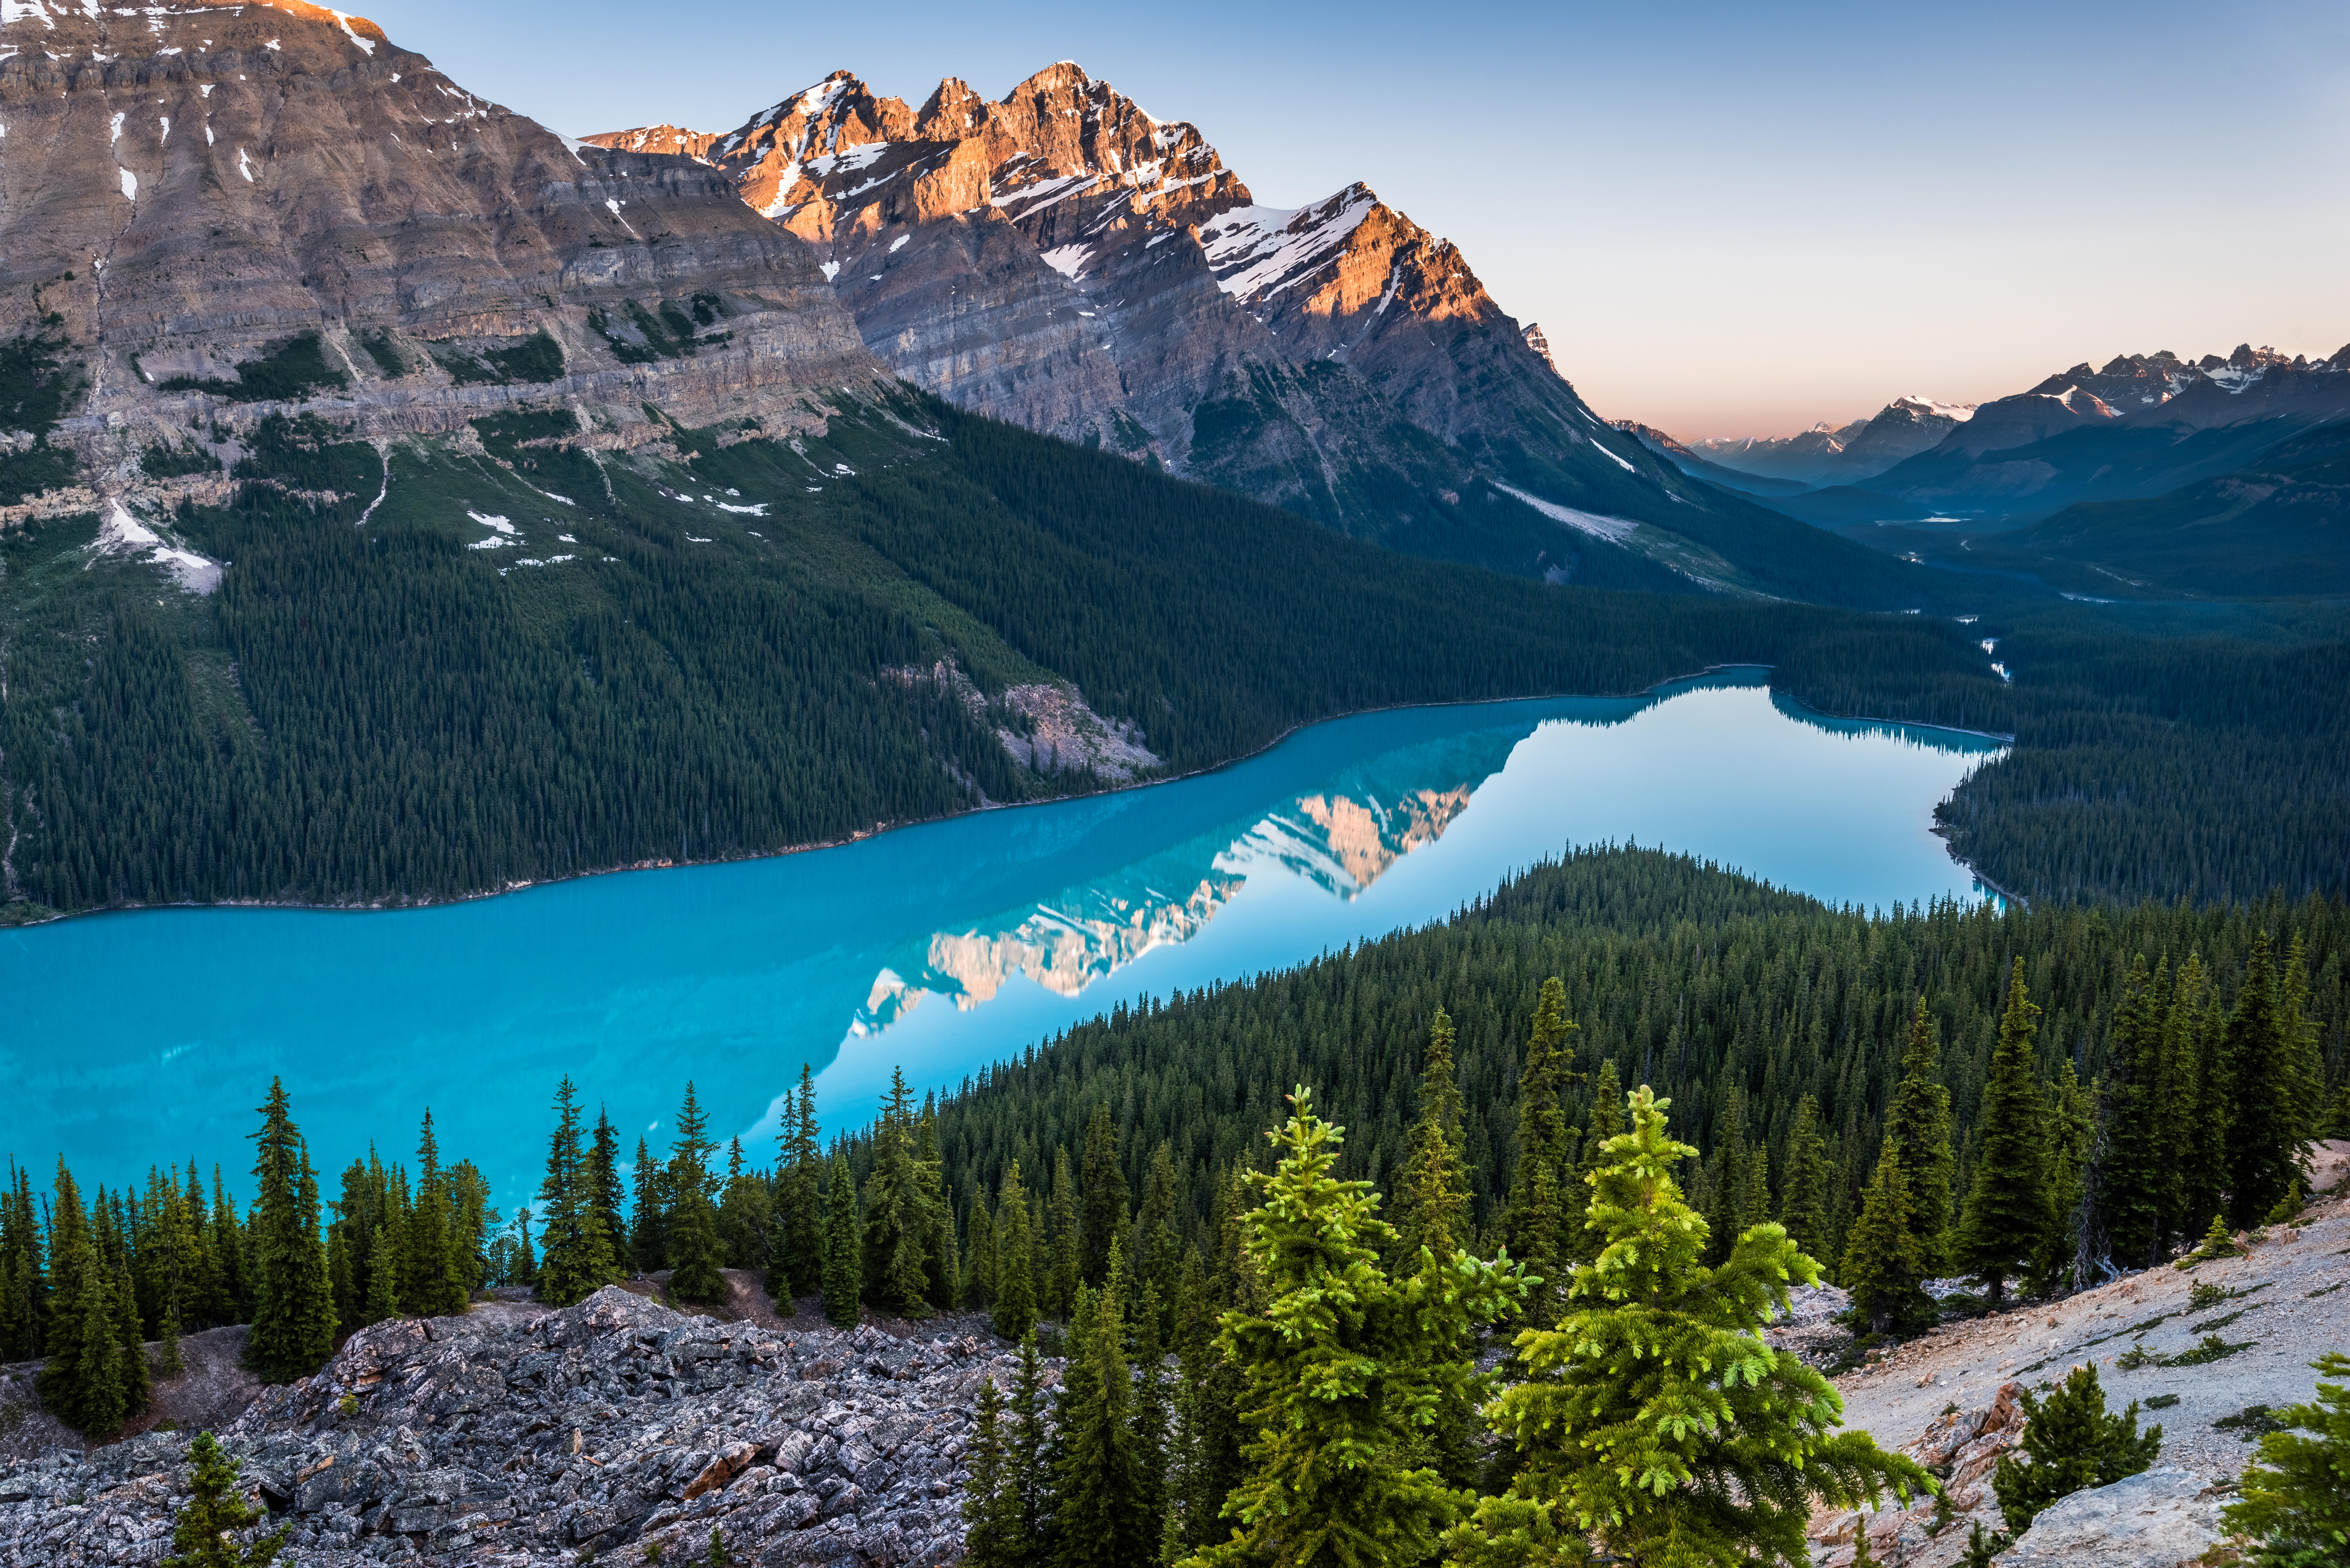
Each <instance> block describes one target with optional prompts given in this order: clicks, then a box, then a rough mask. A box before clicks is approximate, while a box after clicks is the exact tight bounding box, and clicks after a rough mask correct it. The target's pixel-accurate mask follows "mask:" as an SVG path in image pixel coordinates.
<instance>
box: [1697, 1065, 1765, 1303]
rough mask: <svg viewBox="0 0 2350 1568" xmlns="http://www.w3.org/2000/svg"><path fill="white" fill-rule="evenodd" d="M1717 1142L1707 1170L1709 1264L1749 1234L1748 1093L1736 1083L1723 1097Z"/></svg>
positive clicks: (1723, 1259) (1718, 1260) (1719, 1260)
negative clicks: (1708, 1181) (1709, 1200)
mask: <svg viewBox="0 0 2350 1568" xmlns="http://www.w3.org/2000/svg"><path fill="white" fill-rule="evenodd" d="M1714 1144H1715V1147H1714V1151H1713V1168H1712V1169H1711V1171H1709V1172H1707V1174H1708V1175H1709V1176H1710V1177H1711V1179H1712V1183H1711V1185H1712V1201H1711V1202H1710V1203H1708V1204H1707V1205H1706V1210H1705V1223H1706V1230H1707V1231H1708V1233H1709V1234H1710V1235H1711V1238H1712V1240H1711V1242H1710V1243H1709V1244H1708V1247H1707V1251H1706V1256H1705V1262H1706V1263H1707V1264H1708V1265H1709V1266H1714V1265H1719V1264H1721V1263H1724V1262H1728V1261H1729V1259H1730V1250H1731V1247H1733V1246H1735V1245H1736V1244H1737V1241H1738V1238H1739V1237H1741V1236H1742V1235H1744V1234H1745V1233H1746V1157H1747V1147H1746V1094H1745V1091H1744V1090H1742V1089H1740V1088H1738V1087H1737V1086H1736V1085H1732V1086H1731V1090H1730V1093H1729V1094H1728V1095H1726V1096H1723V1103H1722V1108H1721V1122H1720V1123H1719V1125H1718V1126H1717V1127H1716V1128H1715V1132H1714ZM1761 1218H1762V1216H1761V1215H1759V1214H1758V1215H1756V1216H1755V1219H1757V1220H1760V1219H1761Z"/></svg>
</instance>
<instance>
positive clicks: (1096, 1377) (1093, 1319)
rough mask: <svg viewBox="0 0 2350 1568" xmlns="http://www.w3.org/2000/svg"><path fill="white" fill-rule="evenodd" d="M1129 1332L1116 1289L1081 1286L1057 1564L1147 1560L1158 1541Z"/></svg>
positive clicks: (1059, 1437)
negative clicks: (1138, 1437) (1145, 1501)
mask: <svg viewBox="0 0 2350 1568" xmlns="http://www.w3.org/2000/svg"><path fill="white" fill-rule="evenodd" d="M1112 1248H1113V1251H1117V1249H1118V1243H1116V1242H1113V1243H1112ZM1125 1337H1126V1335H1125V1322H1124V1319H1123V1317H1122V1316H1121V1314H1119V1311H1118V1295H1117V1293H1116V1292H1114V1291H1112V1290H1110V1289H1108V1288H1107V1287H1106V1288H1104V1289H1102V1290H1100V1291H1096V1290H1095V1289H1094V1288H1093V1287H1092V1286H1090V1285H1079V1286H1078V1287H1077V1300H1076V1306H1075V1307H1074V1308H1073V1309H1072V1311H1071V1313H1070V1316H1069V1335H1068V1345H1069V1349H1068V1360H1067V1363H1066V1366H1065V1367H1064V1369H1063V1371H1062V1374H1061V1390H1060V1394H1059V1396H1058V1397H1057V1398H1055V1401H1054V1406H1053V1426H1054V1435H1055V1439H1056V1446H1057V1448H1058V1449H1059V1461H1060V1462H1059V1463H1058V1464H1057V1465H1056V1466H1055V1475H1054V1482H1055V1495H1054V1506H1053V1539H1054V1542H1055V1546H1056V1548H1057V1550H1056V1551H1055V1553H1054V1562H1055V1563H1057V1564H1058V1565H1059V1568H1125V1565H1127V1564H1129V1563H1144V1562H1148V1561H1149V1559H1150V1556H1151V1554H1152V1552H1154V1551H1155V1549H1156V1548H1157V1547H1158V1545H1159V1541H1158V1538H1157V1536H1156V1535H1155V1534H1154V1533H1152V1532H1149V1529H1148V1523H1149V1521H1148V1518H1147V1516H1146V1514H1145V1512H1144V1510H1143V1508H1142V1506H1141V1503H1142V1498H1141V1486H1142V1481H1143V1476H1142V1469H1141V1462H1140V1455H1139V1451H1138V1450H1137V1448H1136V1445H1135V1440H1134V1428H1133V1399H1134V1386H1133V1382H1132V1379H1131V1377H1130V1376H1128V1369H1127V1361H1126V1347H1125V1344H1124V1340H1125Z"/></svg>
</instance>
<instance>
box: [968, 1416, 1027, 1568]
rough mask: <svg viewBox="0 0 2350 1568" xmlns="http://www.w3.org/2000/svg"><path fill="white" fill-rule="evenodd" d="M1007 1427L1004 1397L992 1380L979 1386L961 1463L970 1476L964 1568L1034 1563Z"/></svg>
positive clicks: (1024, 1567)
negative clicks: (1006, 1435) (967, 1443)
mask: <svg viewBox="0 0 2350 1568" xmlns="http://www.w3.org/2000/svg"><path fill="white" fill-rule="evenodd" d="M1004 1425H1005V1417H1004V1412H1003V1395H1002V1394H1000V1393H998V1392H997V1391H996V1387H995V1379H993V1377H991V1378H989V1379H988V1380H987V1381H986V1382H984V1383H983V1384H981V1385H980V1388H979V1401H978V1404H977V1406H976V1407H974V1408H973V1410H972V1430H971V1448H970V1450H969V1452H968V1454H967V1456H966V1457H965V1459H964V1460H963V1464H964V1468H965V1469H968V1470H969V1472H970V1479H969V1480H966V1481H964V1482H963V1488H962V1519H963V1542H962V1561H963V1565H964V1568H1029V1565H1030V1564H1031V1563H1033V1562H1034V1561H1035V1558H1034V1555H1033V1552H1032V1548H1031V1546H1030V1543H1029V1540H1028V1533H1027V1531H1026V1530H1025V1528H1024V1525H1025V1522H1026V1521H1024V1519H1023V1517H1022V1510H1021V1506H1020V1505H1021V1497H1020V1490H1021V1478H1020V1477H1019V1475H1018V1474H1017V1473H1016V1472H1015V1471H1014V1469H1013V1467H1012V1458H1011V1453H1010V1449H1009V1448H1008V1446H1007V1444H1006V1442H1005V1433H1004Z"/></svg>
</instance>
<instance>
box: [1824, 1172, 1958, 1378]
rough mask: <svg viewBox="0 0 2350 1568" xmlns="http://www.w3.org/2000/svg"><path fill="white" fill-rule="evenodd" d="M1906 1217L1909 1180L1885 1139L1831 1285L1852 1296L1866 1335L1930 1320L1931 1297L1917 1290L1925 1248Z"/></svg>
mask: <svg viewBox="0 0 2350 1568" xmlns="http://www.w3.org/2000/svg"><path fill="white" fill-rule="evenodd" d="M1911 1213H1912V1207H1911V1204H1910V1201H1909V1179H1908V1176H1907V1175H1905V1174H1904V1173H1903V1171H1902V1168H1901V1158H1900V1155H1899V1154H1898V1152H1897V1151H1896V1149H1895V1147H1894V1144H1893V1140H1892V1139H1891V1138H1890V1137H1887V1139H1886V1140H1885V1152H1884V1154H1883V1155H1882V1156H1881V1157H1880V1158H1878V1160H1877V1175H1876V1177H1875V1179H1872V1180H1871V1181H1870V1182H1869V1184H1868V1196H1867V1198H1866V1199H1865V1200H1864V1201H1863V1202H1862V1204H1861V1209H1860V1219H1859V1220H1857V1221H1856V1222H1855V1223H1854V1225H1853V1227H1852V1230H1851V1231H1850V1232H1849V1233H1848V1234H1847V1235H1846V1238H1845V1252H1844V1262H1843V1264H1842V1265H1841V1267H1840V1268H1839V1269H1838V1270H1837V1272H1836V1279H1837V1282H1838V1283H1840V1284H1842V1285H1843V1286H1844V1287H1845V1289H1846V1290H1847V1291H1850V1292H1851V1293H1852V1308H1853V1311H1854V1313H1855V1314H1857V1315H1858V1317H1859V1318H1860V1320H1861V1321H1862V1322H1863V1323H1866V1324H1867V1325H1868V1327H1869V1332H1871V1333H1872V1334H1897V1333H1898V1334H1910V1333H1914V1332H1916V1331H1918V1330H1919V1329H1923V1328H1928V1327H1930V1326H1932V1324H1933V1322H1934V1318H1935V1310H1934V1301H1933V1298H1932V1297H1931V1296H1929V1295H1928V1294H1927V1293H1925V1291H1924V1290H1923V1289H1922V1288H1921V1284H1922V1282H1923V1281H1924V1280H1925V1278H1926V1249H1925V1245H1924V1243H1922V1242H1921V1241H1918V1235H1917V1231H1916V1230H1915V1229H1914V1227H1913V1224H1912V1221H1911V1218H1910V1216H1911Z"/></svg>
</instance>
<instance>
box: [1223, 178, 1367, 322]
mask: <svg viewBox="0 0 2350 1568" xmlns="http://www.w3.org/2000/svg"><path fill="white" fill-rule="evenodd" d="M1376 205H1378V197H1376V196H1374V195H1372V194H1371V192H1370V190H1369V188H1368V187H1367V186H1363V185H1350V186H1348V187H1347V189H1346V190H1344V191H1341V192H1338V193H1337V194H1336V195H1335V196H1333V197H1331V198H1330V199H1329V200H1328V201H1326V202H1321V203H1319V204H1317V205H1315V206H1311V207H1290V208H1283V207H1235V208H1233V209H1232V211H1231V212H1228V213H1224V214H1223V215H1222V216H1221V217H1219V218H1217V219H1216V221H1215V222H1214V223H1210V224H1209V225H1208V226H1207V227H1205V228H1203V229H1201V231H1200V243H1201V248H1203V249H1204V250H1205V251H1206V252H1207V254H1208V266H1209V269H1210V270H1211V271H1212V272H1213V273H1214V274H1215V275H1216V286H1217V287H1219V288H1221V289H1222V290H1223V291H1224V292H1225V293H1226V294H1229V295H1232V296H1237V297H1239V298H1242V299H1248V300H1256V299H1263V298H1267V297H1270V296H1273V295H1275V294H1278V293H1280V292H1281V291H1282V290H1283V289H1284V288H1287V287H1289V286H1291V285H1292V284H1295V283H1297V282H1299V281H1301V280H1302V279H1304V278H1305V276H1306V275H1309V274H1311V273H1312V272H1313V271H1315V269H1316V268H1318V267H1319V266H1321V265H1322V264H1323V263H1325V262H1326V261H1328V260H1329V259H1330V258H1331V257H1332V256H1334V255H1336V254H1338V251H1339V250H1340V248H1341V247H1343V246H1344V245H1345V244H1346V243H1347V235H1349V234H1353V233H1354V232H1355V231H1356V230H1357V229H1358V228H1360V227H1361V226H1362V223H1363V220H1364V219H1365V218H1367V217H1369V216H1370V215H1371V209H1372V208H1373V207H1374V206H1376Z"/></svg>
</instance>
